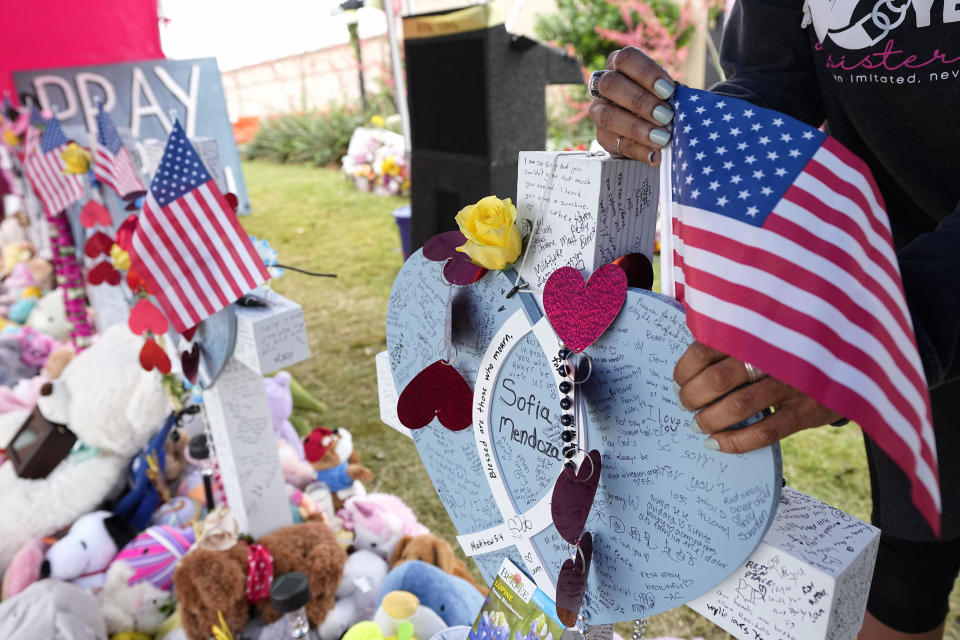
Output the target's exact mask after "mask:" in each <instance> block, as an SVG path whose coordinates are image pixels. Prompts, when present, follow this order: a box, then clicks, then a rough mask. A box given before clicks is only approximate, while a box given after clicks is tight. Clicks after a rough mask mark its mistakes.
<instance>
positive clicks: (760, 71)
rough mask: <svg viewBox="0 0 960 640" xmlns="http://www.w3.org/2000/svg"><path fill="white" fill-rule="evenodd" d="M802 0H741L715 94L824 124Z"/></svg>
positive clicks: (729, 28)
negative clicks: (723, 74)
mask: <svg viewBox="0 0 960 640" xmlns="http://www.w3.org/2000/svg"><path fill="white" fill-rule="evenodd" d="M802 19H803V0H737V2H736V4H735V5H734V7H733V11H732V12H731V14H730V18H729V20H728V21H727V26H726V29H725V30H724V33H723V42H722V43H721V46H720V64H721V66H722V67H723V70H724V73H726V76H727V79H726V80H725V81H723V82H720V83H717V84H716V85H714V86H713V87H711V89H710V90H711V91H713V92H715V93H720V94H723V95H728V96H731V97H734V98H740V99H741V100H746V101H748V102H752V103H753V104H755V105H757V106H760V107H766V108H768V109H775V110H776V111H780V112H781V113H786V114H787V115H790V116H793V117H794V118H796V119H798V120H802V121H803V122H806V123H807V124H809V125H811V126H814V127H819V126H820V125H821V124H823V118H824V115H823V106H822V100H821V97H820V87H819V86H818V84H817V79H816V75H815V73H816V72H815V71H814V66H813V53H812V51H811V50H810V41H809V36H808V34H807V32H806V30H805V29H802V28H801V27H800V23H801V21H802Z"/></svg>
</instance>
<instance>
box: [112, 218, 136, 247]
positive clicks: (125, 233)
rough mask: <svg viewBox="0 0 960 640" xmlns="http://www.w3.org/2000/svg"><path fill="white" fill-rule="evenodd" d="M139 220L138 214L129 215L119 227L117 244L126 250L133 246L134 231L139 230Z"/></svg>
mask: <svg viewBox="0 0 960 640" xmlns="http://www.w3.org/2000/svg"><path fill="white" fill-rule="evenodd" d="M138 222H139V221H138V220H137V216H127V219H126V220H124V221H123V222H121V223H120V227H119V228H117V244H118V245H120V248H121V249H123V250H124V251H130V249H131V248H132V247H133V232H134V231H136V230H137V223H138Z"/></svg>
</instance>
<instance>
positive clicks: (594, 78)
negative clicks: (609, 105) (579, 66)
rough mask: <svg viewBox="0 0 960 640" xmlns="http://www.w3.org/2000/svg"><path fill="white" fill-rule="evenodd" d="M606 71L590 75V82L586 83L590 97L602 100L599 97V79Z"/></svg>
mask: <svg viewBox="0 0 960 640" xmlns="http://www.w3.org/2000/svg"><path fill="white" fill-rule="evenodd" d="M605 73H606V71H594V72H593V73H591V74H590V82H588V83H587V86H588V87H589V89H590V95H591V96H593V97H594V98H602V97H603V96H601V95H600V78H602V77H603V74H605Z"/></svg>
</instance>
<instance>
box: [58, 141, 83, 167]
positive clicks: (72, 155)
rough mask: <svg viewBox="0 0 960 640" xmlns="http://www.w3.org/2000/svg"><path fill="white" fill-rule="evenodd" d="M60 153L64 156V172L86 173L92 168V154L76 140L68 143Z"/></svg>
mask: <svg viewBox="0 0 960 640" xmlns="http://www.w3.org/2000/svg"><path fill="white" fill-rule="evenodd" d="M60 155H61V157H62V158H63V164H64V167H63V172H64V173H86V172H87V169H89V168H90V154H89V153H88V152H87V150H86V149H84V148H83V147H81V146H80V145H78V144H77V143H76V142H71V143H70V144H68V145H67V148H66V149H64V150H63V153H61V154H60Z"/></svg>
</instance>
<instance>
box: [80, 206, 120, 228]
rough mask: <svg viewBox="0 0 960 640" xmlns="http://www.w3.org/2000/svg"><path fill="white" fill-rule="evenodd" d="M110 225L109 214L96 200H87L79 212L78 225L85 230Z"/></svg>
mask: <svg viewBox="0 0 960 640" xmlns="http://www.w3.org/2000/svg"><path fill="white" fill-rule="evenodd" d="M112 223H113V220H111V219H110V212H109V211H107V209H106V208H105V207H104V206H103V205H102V204H100V203H99V202H97V201H96V200H87V204H85V205H83V209H82V210H81V211H80V224H82V225H83V226H84V227H85V228H87V229H90V228H91V227H95V226H96V225H98V224H99V225H103V226H104V227H109V226H110V225H111V224H112Z"/></svg>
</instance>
